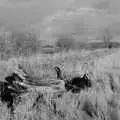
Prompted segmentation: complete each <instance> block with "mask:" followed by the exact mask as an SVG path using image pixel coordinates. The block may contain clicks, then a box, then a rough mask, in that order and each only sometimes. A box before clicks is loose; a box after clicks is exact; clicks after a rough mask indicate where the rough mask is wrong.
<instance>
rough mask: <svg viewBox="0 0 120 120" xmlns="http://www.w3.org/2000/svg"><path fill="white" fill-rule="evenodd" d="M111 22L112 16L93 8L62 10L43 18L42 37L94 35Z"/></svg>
mask: <svg viewBox="0 0 120 120" xmlns="http://www.w3.org/2000/svg"><path fill="white" fill-rule="evenodd" d="M113 20H114V16H113V15H111V14H108V13H107V12H106V11H104V10H99V9H95V8H93V7H80V8H76V9H75V8H74V9H71V10H70V9H69V11H66V10H65V11H64V10H63V11H60V12H58V13H56V14H54V15H51V16H48V17H46V18H45V20H44V26H45V28H44V32H43V35H44V36H49V37H59V36H69V35H81V36H83V35H94V34H97V32H99V31H100V30H101V29H103V28H105V27H107V26H109V25H110V24H111V23H112V22H113ZM49 37H48V38H49Z"/></svg>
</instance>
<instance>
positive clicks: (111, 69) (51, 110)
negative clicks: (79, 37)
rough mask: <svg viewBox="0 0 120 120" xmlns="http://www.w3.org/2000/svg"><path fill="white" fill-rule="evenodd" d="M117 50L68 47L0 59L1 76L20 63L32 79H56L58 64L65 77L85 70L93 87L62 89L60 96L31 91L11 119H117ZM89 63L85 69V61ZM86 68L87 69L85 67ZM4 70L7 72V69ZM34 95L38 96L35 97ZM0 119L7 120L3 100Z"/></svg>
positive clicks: (119, 100)
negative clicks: (85, 49)
mask: <svg viewBox="0 0 120 120" xmlns="http://www.w3.org/2000/svg"><path fill="white" fill-rule="evenodd" d="M116 51H117V50H96V51H93V52H91V51H84V50H83V51H81V52H79V51H68V52H65V51H63V52H61V53H55V54H53V55H45V54H39V55H34V56H31V57H28V58H26V57H19V58H12V59H10V60H8V61H2V60H1V62H0V78H1V80H3V78H4V76H5V75H6V74H8V73H9V72H11V71H13V69H14V65H15V64H16V63H20V64H21V65H22V66H23V67H24V68H25V70H26V71H27V72H28V73H29V74H30V75H32V77H34V80H36V81H38V80H46V81H48V82H49V80H51V79H56V73H55V72H54V70H53V67H54V66H55V65H58V66H60V67H61V69H62V70H63V74H64V76H65V77H67V78H68V79H69V78H70V77H72V76H76V75H79V74H82V73H83V71H84V72H88V73H89V75H90V77H91V79H92V84H93V86H92V88H89V89H88V91H87V90H84V91H81V93H79V94H73V93H71V92H68V93H64V94H63V96H62V97H57V96H54V95H52V94H43V95H42V94H41V93H40V92H38V91H33V92H30V93H28V94H25V95H24V96H22V100H21V102H20V103H19V104H18V105H17V106H16V109H15V114H14V118H12V119H13V120H14V119H15V120H119V119H120V116H119V112H120V104H119V102H120V96H119V94H120V83H119V81H120V80H119V77H120V74H119V71H120V69H119V64H120V63H119V54H120V53H119V52H117V53H116ZM86 62H87V63H88V66H87V69H84V67H85V66H84V63H86ZM86 70H87V71H86ZM6 71H7V73H6ZM36 98H39V99H37V100H36ZM0 113H1V114H0V120H9V119H10V114H9V111H8V110H7V107H6V105H5V104H2V103H0Z"/></svg>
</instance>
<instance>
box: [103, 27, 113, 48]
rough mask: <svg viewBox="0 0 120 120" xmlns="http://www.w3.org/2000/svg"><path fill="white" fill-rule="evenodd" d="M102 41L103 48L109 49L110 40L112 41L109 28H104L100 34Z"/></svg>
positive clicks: (110, 45)
mask: <svg viewBox="0 0 120 120" xmlns="http://www.w3.org/2000/svg"><path fill="white" fill-rule="evenodd" d="M102 39H103V42H104V44H105V48H111V47H112V43H111V40H112V39H113V34H112V32H111V30H110V28H105V29H104V30H103V32H102Z"/></svg>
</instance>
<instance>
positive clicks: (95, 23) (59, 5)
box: [0, 0, 120, 38]
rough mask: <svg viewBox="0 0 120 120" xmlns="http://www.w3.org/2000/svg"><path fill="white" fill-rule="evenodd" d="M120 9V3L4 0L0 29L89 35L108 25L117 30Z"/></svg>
mask: <svg viewBox="0 0 120 120" xmlns="http://www.w3.org/2000/svg"><path fill="white" fill-rule="evenodd" d="M119 6H120V0H0V26H6V27H8V28H12V29H19V28H22V29H25V28H28V29H29V28H34V29H36V31H37V32H38V34H39V32H40V34H42V36H48V37H50V36H52V37H53V36H59V35H61V34H71V33H73V32H79V33H80V34H82V33H84V31H85V30H88V31H87V33H89V31H90V30H91V31H92V30H93V32H94V30H96V29H98V28H99V27H101V26H104V25H110V26H112V28H115V27H114V24H115V26H117V25H116V24H119V20H120V7H119ZM84 24H85V25H84ZM78 26H80V28H79V27H78ZM88 28H90V29H88ZM91 28H92V29H91ZM117 29H119V27H118V28H117ZM43 38H44V37H43Z"/></svg>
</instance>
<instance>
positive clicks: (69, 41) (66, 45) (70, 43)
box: [56, 36, 75, 51]
mask: <svg viewBox="0 0 120 120" xmlns="http://www.w3.org/2000/svg"><path fill="white" fill-rule="evenodd" d="M56 46H57V47H59V48H60V50H66V51H68V50H69V49H72V48H75V40H74V38H73V37H66V36H64V37H59V38H58V40H57V42H56Z"/></svg>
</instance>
